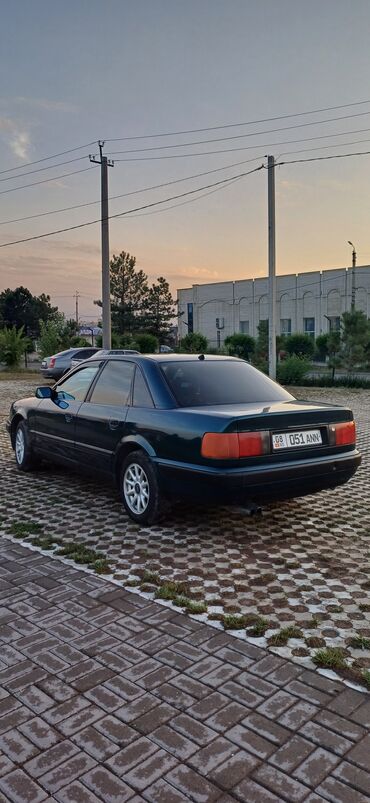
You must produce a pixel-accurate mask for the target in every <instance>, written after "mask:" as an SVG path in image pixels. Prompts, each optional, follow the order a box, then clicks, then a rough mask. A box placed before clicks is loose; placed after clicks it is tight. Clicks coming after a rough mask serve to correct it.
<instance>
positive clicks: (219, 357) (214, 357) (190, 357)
mask: <svg viewBox="0 0 370 803" xmlns="http://www.w3.org/2000/svg"><path fill="white" fill-rule="evenodd" d="M100 356H101V359H104V358H105V359H106V360H126V359H127V357H129V358H130V359H135V360H138V359H141V360H147V361H149V360H150V361H152V362H160V363H166V362H199V361H201V362H203V361H204V362H225V361H226V360H227V361H228V362H244V360H240V359H239V358H238V357H229V355H228V354H139V353H137V354H134V353H131V354H112V353H111V354H105V355H104V354H102V355H100V352H98V353H97V354H94V356H93V357H90V358H89V361H90V360H96V359H97V358H98V359H99V358H100Z"/></svg>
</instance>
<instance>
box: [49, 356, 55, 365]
mask: <svg viewBox="0 0 370 803" xmlns="http://www.w3.org/2000/svg"><path fill="white" fill-rule="evenodd" d="M54 365H55V357H50V362H49V368H54Z"/></svg>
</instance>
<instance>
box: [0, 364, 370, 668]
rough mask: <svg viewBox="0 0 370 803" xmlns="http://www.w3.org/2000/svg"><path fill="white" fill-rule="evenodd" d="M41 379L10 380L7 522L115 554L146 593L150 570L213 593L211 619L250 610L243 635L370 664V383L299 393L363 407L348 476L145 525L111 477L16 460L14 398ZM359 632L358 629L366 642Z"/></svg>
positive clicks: (184, 510)
mask: <svg viewBox="0 0 370 803" xmlns="http://www.w3.org/2000/svg"><path fill="white" fill-rule="evenodd" d="M34 387H35V385H34V384H33V383H30V382H27V383H25V382H24V381H22V380H14V381H1V383H0V416H1V419H0V422H1V423H0V442H1V446H2V449H1V454H0V459H1V460H2V464H3V465H2V469H3V470H2V478H3V481H2V483H1V489H0V534H1V533H2V534H3V535H4V536H5V537H8V538H9V537H13V536H14V535H17V536H19V535H21V541H22V538H23V540H29V539H30V538H31V537H32V536H31V534H30V535H27V533H28V532H30V533H31V530H32V529H34V531H36V530H37V529H38V528H39V529H40V528H41V532H42V533H44V534H49V535H51V536H53V537H55V538H60V539H62V540H63V541H64V542H74V543H78V544H84V545H85V546H88V547H89V548H91V549H94V550H97V551H98V552H99V553H101V554H102V555H104V556H105V557H106V558H107V560H108V561H109V566H110V571H111V574H110V575H109V576H111V577H113V578H114V579H115V580H116V581H118V582H119V583H122V585H124V586H126V587H127V586H134V584H137V585H139V584H141V587H142V589H143V593H144V594H145V595H146V596H147V597H148V598H152V597H153V596H154V593H155V592H156V587H155V584H154V585H153V583H152V582H151V581H152V580H153V579H154V580H155V578H153V577H150V576H148V577H146V579H145V583H144V585H143V572H144V571H146V572H152V573H155V574H157V575H158V576H159V577H160V578H161V579H162V580H176V581H179V582H184V583H186V584H187V586H188V591H187V593H188V596H190V597H191V599H193V600H195V601H198V602H204V603H205V604H206V605H207V612H206V613H204V614H203V615H202V616H201V618H202V619H204V620H205V621H206V620H207V619H208V621H211V620H212V621H213V624H214V625H215V626H216V627H220V628H222V627H223V625H222V624H221V622H220V621H219V620H220V617H221V616H222V615H224V614H229V615H233V614H235V615H241V614H243V615H245V616H247V617H248V619H247V627H246V628H245V626H244V627H243V628H240V629H239V630H235V631H234V632H235V635H237V636H239V637H241V638H244V639H245V638H246V639H248V640H251V641H252V642H253V643H255V644H258V645H260V646H263V647H265V646H268V647H269V648H270V649H271V650H273V651H274V652H275V653H277V654H280V655H283V656H286V657H293V658H295V659H296V660H299V661H300V662H302V663H304V664H305V665H307V666H309V667H312V666H313V663H312V656H313V655H314V653H315V651H316V649H317V648H319V647H341V648H343V649H344V651H345V656H346V660H347V662H348V663H349V664H352V663H353V662H354V664H355V666H356V665H357V667H358V668H361V670H362V669H369V668H370V650H369V649H367V647H368V642H366V639H370V594H369V589H370V505H369V498H370V493H369V491H370V475H369V451H370V426H369V425H370V391H367V390H366V391H365V390H344V389H323V388H306V389H305V388H299V389H297V388H295V389H294V393H295V395H296V396H298V397H299V398H310V399H317V400H319V401H330V402H334V403H337V404H344V405H349V406H350V407H352V409H353V410H354V413H355V418H356V420H357V423H358V432H359V448H360V450H361V452H362V456H363V462H362V465H361V467H360V469H359V471H358V472H357V474H356V476H355V477H354V478H353V479H352V480H351V481H350V482H349V483H348V484H347V485H346V486H343V487H342V488H339V489H337V490H335V491H323V492H321V493H319V494H316V495H312V496H309V497H306V498H304V499H300V500H293V501H290V502H284V503H282V504H276V505H272V506H270V507H268V508H266V509H265V510H264V511H263V514H262V516H260V517H256V516H254V517H250V516H249V515H248V514H247V513H246V511H244V510H243V509H233V508H222V509H220V508H217V509H204V508H203V509H202V508H194V507H192V506H188V507H184V506H179V507H176V508H174V509H173V511H172V512H171V513H170V514H169V516H168V517H167V519H166V521H165V523H164V524H162V525H161V526H156V527H146V528H140V527H138V526H137V525H136V524H134V523H133V522H131V521H130V520H129V519H128V518H127V516H126V514H125V512H124V510H123V508H122V506H121V503H120V500H119V498H118V495H117V493H116V491H115V490H114V489H112V488H110V487H109V486H107V485H104V484H100V483H99V484H98V483H96V482H95V481H93V480H91V479H89V478H86V477H82V476H79V475H77V474H72V473H70V472H68V471H67V470H64V469H60V468H56V467H53V466H45V467H44V468H42V469H41V470H40V471H38V472H36V473H33V474H21V473H20V472H18V471H17V469H16V467H15V462H14V456H13V453H12V451H11V449H10V446H9V443H8V437H7V433H6V431H5V416H6V414H7V412H8V408H9V404H10V402H11V401H12V400H13V399H14V398H21V397H23V396H27V395H31V394H32V393H33V391H34ZM35 525H36V526H35ZM37 525H38V527H37ZM148 581H150V582H148ZM167 604H168V605H170V604H171V603H167ZM255 616H258V617H260V619H259V620H258V624H259V628H260V629H259V633H261V630H265V632H264V634H263V635H258V637H256V636H255V633H254V631H253V630H252V629H251V628H252V627H253V622H252V619H253V617H255ZM290 626H296V627H298V628H299V631H297V632H296V634H295V635H296V637H291V638H289V640H288V642H287V643H286V644H282V645H281V646H278V645H274V644H273V643H271V638H272V637H273V636H276V634H277V633H278V632H279V630H280V629H281V628H285V627H290ZM354 637H360V640H359V641H358V643H357V644H356V646H352V645H351V640H352V639H353V638H354ZM361 639H362V648H361Z"/></svg>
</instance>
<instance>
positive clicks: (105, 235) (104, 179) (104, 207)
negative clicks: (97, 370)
mask: <svg viewBox="0 0 370 803" xmlns="http://www.w3.org/2000/svg"><path fill="white" fill-rule="evenodd" d="M104 144H105V143H104V142H103V141H101V140H99V142H98V145H99V152H100V158H99V159H97V158H96V156H91V155H90V157H89V158H90V162H94V163H95V164H100V165H101V266H102V321H103V349H110V347H111V330H112V327H111V311H110V274H109V215H108V167H113V165H114V162H112V161H111V159H107V157H106V156H103V148H104Z"/></svg>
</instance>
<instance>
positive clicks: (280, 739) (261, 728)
mask: <svg viewBox="0 0 370 803" xmlns="http://www.w3.org/2000/svg"><path fill="white" fill-rule="evenodd" d="M242 725H244V726H245V727H246V728H250V729H251V730H254V731H256V733H259V734H260V735H261V736H264V737H265V738H266V739H270V740H271V741H272V742H274V743H275V744H283V743H284V742H286V740H287V739H288V738H289V736H290V733H289V731H288V730H287V729H286V728H283V727H282V726H281V725H278V724H277V722H272V721H271V720H269V719H267V718H266V717H264V716H262V714H257V712H254V711H252V713H250V714H248V716H247V717H245V719H243V720H242Z"/></svg>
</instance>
